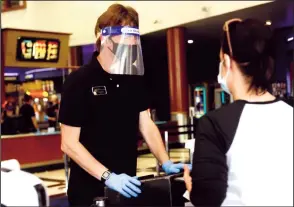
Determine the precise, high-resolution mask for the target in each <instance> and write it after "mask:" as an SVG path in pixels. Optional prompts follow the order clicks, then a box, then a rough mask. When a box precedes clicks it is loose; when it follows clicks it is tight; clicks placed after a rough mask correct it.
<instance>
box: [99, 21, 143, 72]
mask: <svg viewBox="0 0 294 207" xmlns="http://www.w3.org/2000/svg"><path fill="white" fill-rule="evenodd" d="M101 35H102V41H101V50H100V54H105V56H107V58H105V61H107V64H106V65H107V68H104V69H105V70H106V71H108V72H109V73H111V74H118V75H139V76H142V75H144V64H143V56H142V48H141V41H140V34H139V30H138V28H135V27H120V26H117V27H106V28H103V29H102V33H101Z"/></svg>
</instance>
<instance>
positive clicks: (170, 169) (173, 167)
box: [162, 160, 192, 175]
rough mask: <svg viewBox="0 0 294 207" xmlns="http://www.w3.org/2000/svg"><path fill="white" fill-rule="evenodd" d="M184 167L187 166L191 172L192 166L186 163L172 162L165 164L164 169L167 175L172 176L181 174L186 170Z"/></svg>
mask: <svg viewBox="0 0 294 207" xmlns="http://www.w3.org/2000/svg"><path fill="white" fill-rule="evenodd" d="M184 165H187V166H188V168H189V169H190V170H191V169H192V165H191V164H184V163H178V164H174V163H173V162H172V161H171V160H169V161H166V162H165V163H163V165H162V169H163V170H164V172H165V173H166V174H168V175H170V174H175V173H179V172H181V170H183V169H184Z"/></svg>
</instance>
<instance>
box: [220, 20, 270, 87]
mask: <svg viewBox="0 0 294 207" xmlns="http://www.w3.org/2000/svg"><path fill="white" fill-rule="evenodd" d="M228 29H229V35H230V41H231V46H232V54H230V50H229V45H228V39H227V36H226V33H225V32H224V36H223V38H222V42H221V46H222V51H223V53H226V54H228V55H230V56H231V58H232V59H234V60H235V61H236V62H237V64H238V65H239V67H240V69H241V71H242V73H243V74H244V75H245V76H246V77H247V78H248V80H250V87H249V90H251V89H255V90H256V92H259V91H260V90H261V91H262V92H265V91H266V90H268V89H269V87H270V83H271V78H272V75H273V71H274V63H273V59H272V48H271V46H272V44H273V43H272V42H271V37H272V32H271V29H270V28H269V26H266V25H265V24H264V23H263V22H260V21H258V20H255V19H246V20H244V21H242V22H232V23H230V24H229V28H228Z"/></svg>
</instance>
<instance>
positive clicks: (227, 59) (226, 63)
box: [224, 53, 231, 70]
mask: <svg viewBox="0 0 294 207" xmlns="http://www.w3.org/2000/svg"><path fill="white" fill-rule="evenodd" d="M224 66H225V67H226V68H227V69H228V70H230V69H231V58H230V56H229V55H228V54H226V53H225V54H224Z"/></svg>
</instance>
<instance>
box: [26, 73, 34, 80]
mask: <svg viewBox="0 0 294 207" xmlns="http://www.w3.org/2000/svg"><path fill="white" fill-rule="evenodd" d="M33 78H34V75H33V74H27V75H25V79H26V80H29V79H33Z"/></svg>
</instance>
